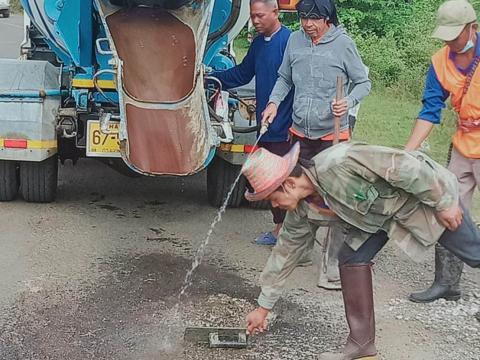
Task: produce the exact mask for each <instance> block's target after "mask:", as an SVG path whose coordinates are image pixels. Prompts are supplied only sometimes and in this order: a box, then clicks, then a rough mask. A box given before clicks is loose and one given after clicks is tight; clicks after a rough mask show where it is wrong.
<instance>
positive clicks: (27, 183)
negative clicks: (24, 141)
mask: <svg viewBox="0 0 480 360" xmlns="http://www.w3.org/2000/svg"><path fill="white" fill-rule="evenodd" d="M57 178H58V158H57V155H56V154H55V155H54V156H52V157H50V158H48V159H46V160H43V161H41V162H33V161H25V162H21V163H20V192H21V193H22V196H23V198H24V199H25V201H28V202H35V203H48V202H52V201H54V200H55V195H56V193H57Z"/></svg>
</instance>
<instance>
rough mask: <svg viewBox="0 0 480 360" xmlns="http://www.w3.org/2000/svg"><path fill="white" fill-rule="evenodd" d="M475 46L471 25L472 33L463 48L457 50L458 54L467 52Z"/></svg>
mask: <svg viewBox="0 0 480 360" xmlns="http://www.w3.org/2000/svg"><path fill="white" fill-rule="evenodd" d="M474 46H475V44H474V43H473V40H472V26H470V35H469V36H468V41H467V43H466V44H465V47H464V48H463V49H462V50H460V51H457V54H465V53H466V52H467V51H468V50H471V49H473V47H474Z"/></svg>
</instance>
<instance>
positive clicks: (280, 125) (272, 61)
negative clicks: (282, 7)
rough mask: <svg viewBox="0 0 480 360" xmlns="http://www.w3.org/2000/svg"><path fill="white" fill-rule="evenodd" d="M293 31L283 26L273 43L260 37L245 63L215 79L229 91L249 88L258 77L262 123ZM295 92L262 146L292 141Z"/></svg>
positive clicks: (282, 109) (278, 114)
mask: <svg viewBox="0 0 480 360" xmlns="http://www.w3.org/2000/svg"><path fill="white" fill-rule="evenodd" d="M290 33H291V32H290V30H289V29H288V28H286V27H285V26H282V27H281V28H280V30H279V31H278V32H276V33H275V34H274V35H273V36H272V37H271V38H270V40H268V39H267V40H266V39H265V37H264V36H263V35H259V36H257V37H256V38H255V39H254V40H253V42H252V44H251V46H250V48H249V49H248V52H247V55H246V56H245V58H244V59H243V61H242V63H241V64H239V65H237V66H235V67H233V68H231V69H228V70H226V71H216V72H214V73H213V74H212V75H213V76H214V77H216V78H218V79H219V80H220V81H221V83H222V86H223V87H224V88H226V89H232V88H236V87H239V86H242V85H246V84H248V83H249V82H250V81H251V80H252V79H253V77H254V76H255V97H256V110H257V111H256V116H257V120H258V121H260V119H261V118H262V112H263V111H264V110H265V108H266V107H267V104H268V99H269V97H270V93H271V92H272V90H273V87H274V86H275V83H276V81H277V77H278V69H279V67H280V65H281V63H282V60H283V54H284V52H285V48H286V46H287V41H288V38H289V37H290ZM293 92H294V90H293V89H292V90H291V91H290V93H289V94H288V95H287V97H286V98H285V100H284V101H283V102H282V103H281V104H280V106H279V107H278V112H277V117H276V118H275V121H274V122H273V123H272V124H271V125H270V127H269V129H268V132H267V133H266V134H265V135H263V137H262V142H281V141H286V140H287V139H288V129H289V128H290V126H291V124H292V106H293Z"/></svg>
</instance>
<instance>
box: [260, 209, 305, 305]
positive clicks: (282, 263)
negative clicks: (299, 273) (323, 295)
mask: <svg viewBox="0 0 480 360" xmlns="http://www.w3.org/2000/svg"><path fill="white" fill-rule="evenodd" d="M307 206H308V205H306V204H305V203H301V204H299V207H298V208H297V209H296V210H295V211H289V212H287V215H286V217H285V221H284V223H283V227H282V230H281V231H280V235H279V237H278V243H277V245H276V246H275V247H274V248H273V250H272V253H271V255H270V257H269V258H268V261H267V264H266V265H265V268H264V269H263V272H262V275H261V276H260V285H261V287H262V291H261V293H260V296H259V298H258V305H260V306H261V307H262V308H265V309H268V310H271V309H272V308H273V306H274V305H275V303H276V302H277V300H278V299H279V298H280V296H281V294H282V291H283V288H284V286H285V282H286V280H287V278H288V276H289V275H290V274H291V273H292V271H293V270H294V269H295V268H296V266H297V263H298V262H299V261H300V259H302V257H303V256H304V253H305V251H306V250H307V249H309V247H311V243H312V242H313V241H314V236H313V235H312V232H311V228H310V224H309V223H308V218H307V209H306V207H307Z"/></svg>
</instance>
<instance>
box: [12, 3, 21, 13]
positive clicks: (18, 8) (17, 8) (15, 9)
mask: <svg viewBox="0 0 480 360" xmlns="http://www.w3.org/2000/svg"><path fill="white" fill-rule="evenodd" d="M10 7H11V8H12V11H13V12H19V11H21V10H22V4H21V3H20V0H11V1H10Z"/></svg>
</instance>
